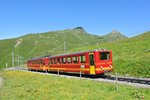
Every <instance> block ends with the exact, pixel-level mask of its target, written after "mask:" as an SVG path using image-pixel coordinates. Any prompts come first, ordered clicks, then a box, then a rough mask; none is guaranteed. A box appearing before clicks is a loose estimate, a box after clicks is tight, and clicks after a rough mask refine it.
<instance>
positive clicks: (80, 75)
mask: <svg viewBox="0 0 150 100" xmlns="http://www.w3.org/2000/svg"><path fill="white" fill-rule="evenodd" d="M81 77H82V76H81V70H80V79H81Z"/></svg>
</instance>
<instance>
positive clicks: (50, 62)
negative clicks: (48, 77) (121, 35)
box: [27, 49, 113, 75]
mask: <svg viewBox="0 0 150 100" xmlns="http://www.w3.org/2000/svg"><path fill="white" fill-rule="evenodd" d="M27 66H28V69H33V70H44V71H45V70H46V71H53V72H56V71H60V72H66V73H80V72H81V73H83V74H89V75H99V74H105V73H106V72H111V71H112V70H113V63H112V51H110V50H105V49H104V50H94V51H86V52H78V53H73V54H63V55H57V56H50V57H43V58H40V59H39V58H37V59H36V58H35V59H31V60H28V62H27Z"/></svg>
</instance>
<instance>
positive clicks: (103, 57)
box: [100, 52, 110, 60]
mask: <svg viewBox="0 0 150 100" xmlns="http://www.w3.org/2000/svg"><path fill="white" fill-rule="evenodd" d="M109 59H110V54H109V52H100V60H109Z"/></svg>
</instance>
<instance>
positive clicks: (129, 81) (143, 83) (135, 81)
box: [8, 67, 150, 88]
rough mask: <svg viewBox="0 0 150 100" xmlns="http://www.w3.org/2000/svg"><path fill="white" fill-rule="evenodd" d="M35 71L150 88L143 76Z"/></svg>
mask: <svg viewBox="0 0 150 100" xmlns="http://www.w3.org/2000/svg"><path fill="white" fill-rule="evenodd" d="M8 70H22V71H28V70H27V69H22V68H18V67H13V68H9V69H8ZM30 72H34V73H39V74H49V75H51V74H53V75H59V76H62V77H69V78H82V79H90V80H96V81H105V82H113V83H116V82H117V84H118V83H123V84H129V85H132V84H134V85H137V86H140V87H146V88H150V79H143V78H130V77H120V76H110V75H108V76H105V75H104V76H100V75H99V76H91V75H85V74H81V75H80V74H73V73H61V72H59V73H57V72H43V71H40V72H39V71H30Z"/></svg>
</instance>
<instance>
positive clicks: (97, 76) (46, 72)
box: [30, 70, 108, 79]
mask: <svg viewBox="0 0 150 100" xmlns="http://www.w3.org/2000/svg"><path fill="white" fill-rule="evenodd" d="M30 71H33V72H39V73H45V74H54V75H59V76H61V75H64V76H71V77H77V78H80V77H82V78H90V79H97V78H107V77H108V76H107V75H105V74H100V75H88V74H83V73H82V74H80V73H65V72H59V73H58V72H52V71H39V70H30Z"/></svg>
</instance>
